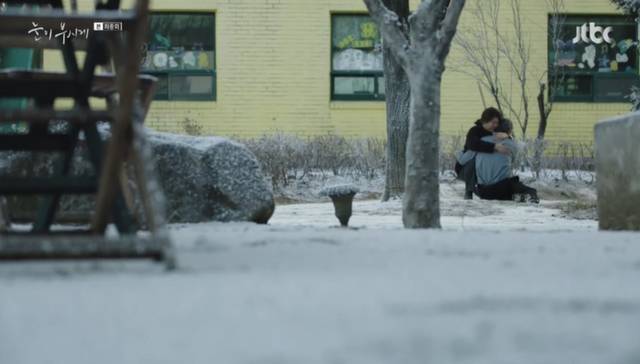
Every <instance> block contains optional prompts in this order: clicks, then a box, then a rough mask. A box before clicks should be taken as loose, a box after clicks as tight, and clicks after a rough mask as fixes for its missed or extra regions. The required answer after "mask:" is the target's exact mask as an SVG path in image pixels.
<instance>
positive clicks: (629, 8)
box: [611, 0, 640, 13]
mask: <svg viewBox="0 0 640 364" xmlns="http://www.w3.org/2000/svg"><path fill="white" fill-rule="evenodd" d="M611 2H612V3H614V4H615V5H617V6H618V7H619V8H621V9H622V10H624V11H626V12H628V13H637V12H638V11H639V10H640V0H611Z"/></svg>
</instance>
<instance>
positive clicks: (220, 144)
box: [0, 129, 275, 223]
mask: <svg viewBox="0 0 640 364" xmlns="http://www.w3.org/2000/svg"><path fill="white" fill-rule="evenodd" d="M101 132H102V133H105V134H107V133H108V130H104V129H103V130H102V131H101ZM147 141H148V145H149V146H150V148H151V151H152V154H153V156H154V157H155V167H156V168H155V171H156V176H157V178H158V182H159V184H160V186H161V188H162V190H163V191H164V194H165V203H166V211H167V218H168V221H169V222H175V223H193V222H206V221H253V222H256V223H267V222H268V221H269V218H270V217H271V215H272V214H273V211H274V207H275V204H274V200H273V192H272V190H271V186H270V184H268V183H267V181H266V180H265V178H264V176H263V174H262V171H261V170H260V165H259V162H258V161H257V160H256V158H255V156H254V155H253V154H252V153H251V151H249V149H247V148H246V147H245V146H243V145H242V144H239V143H236V142H233V141H231V140H228V139H224V138H219V137H193V136H186V135H177V134H169V133H160V132H153V131H148V133H147ZM52 171H53V163H52V157H51V155H46V154H42V153H39V154H37V155H35V156H34V154H32V153H24V152H22V153H2V154H0V175H11V176H33V175H41V176H42V175H48V174H50V173H51V172H52ZM74 174H93V168H92V167H91V166H90V164H89V163H88V161H87V156H86V148H79V150H78V151H77V152H76V157H75V158H74ZM130 184H133V182H131V183H130ZM37 205H38V204H37V199H36V198H32V197H28V198H26V197H24V196H18V197H11V198H10V199H9V200H8V207H9V208H8V209H9V211H10V214H11V216H12V217H14V218H17V219H18V220H29V219H31V218H33V216H35V212H34V211H35V209H36V207H37ZM61 205H62V208H61V211H59V213H58V215H57V217H58V221H61V222H82V221H81V220H83V218H84V219H86V217H87V216H89V214H90V213H91V212H92V211H93V206H94V201H93V197H92V196H91V197H88V196H65V197H64V198H63V200H62V202H61Z"/></svg>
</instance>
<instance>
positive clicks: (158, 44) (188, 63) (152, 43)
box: [141, 12, 216, 101]
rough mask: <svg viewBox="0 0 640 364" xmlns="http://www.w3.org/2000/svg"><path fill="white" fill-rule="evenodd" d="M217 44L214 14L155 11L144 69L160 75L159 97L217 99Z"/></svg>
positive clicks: (165, 98) (146, 49)
mask: <svg viewBox="0 0 640 364" xmlns="http://www.w3.org/2000/svg"><path fill="white" fill-rule="evenodd" d="M215 46H216V45H215V15H214V14H213V13H194V12H154V13H152V14H151V17H150V21H149V36H148V39H147V42H146V43H145V44H144V49H143V51H144V54H143V60H142V65H141V72H142V73H146V74H150V75H153V76H156V77H158V87H157V88H156V94H155V100H185V101H187V100H188V101H192V100H203V101H207V100H208V101H211V100H215V99H216V66H215Z"/></svg>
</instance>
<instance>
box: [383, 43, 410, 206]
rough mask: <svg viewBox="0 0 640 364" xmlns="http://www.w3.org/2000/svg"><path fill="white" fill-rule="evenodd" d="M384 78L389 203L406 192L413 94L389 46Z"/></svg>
mask: <svg viewBox="0 0 640 364" xmlns="http://www.w3.org/2000/svg"><path fill="white" fill-rule="evenodd" d="M384 75H385V94H386V98H387V101H386V102H387V160H386V178H385V185H384V195H383V197H382V200H383V201H388V200H389V199H390V198H391V197H398V196H400V195H402V193H403V192H404V179H405V166H406V163H407V159H406V155H407V137H408V135H409V107H410V99H411V92H410V87H409V80H408V78H407V74H406V73H405V72H404V69H403V68H402V66H401V65H400V64H399V63H398V61H397V60H396V59H395V56H393V54H392V53H391V52H390V51H389V49H388V48H387V47H386V46H385V49H384Z"/></svg>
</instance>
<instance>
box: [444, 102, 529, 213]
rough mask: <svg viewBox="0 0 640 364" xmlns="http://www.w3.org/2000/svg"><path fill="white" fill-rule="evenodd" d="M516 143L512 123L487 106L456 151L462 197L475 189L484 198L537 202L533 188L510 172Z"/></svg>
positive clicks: (456, 169)
mask: <svg viewBox="0 0 640 364" xmlns="http://www.w3.org/2000/svg"><path fill="white" fill-rule="evenodd" d="M517 152H518V146H517V144H516V142H515V141H514V140H513V124H512V123H511V121H510V120H508V119H504V118H503V117H502V114H501V113H500V111H498V110H497V109H495V108H493V107H490V108H488V109H486V110H484V111H483V112H482V116H481V117H480V119H479V120H478V121H476V123H475V125H474V126H473V127H472V128H471V129H469V132H468V133H467V138H466V140H465V143H464V149H463V150H462V152H460V153H458V154H457V155H456V165H455V171H456V174H457V175H458V179H460V180H462V181H464V182H465V194H464V198H465V199H467V200H470V199H472V198H473V194H474V193H475V194H476V195H478V196H479V197H480V198H482V199H485V200H513V199H514V198H515V197H516V196H519V197H520V201H521V202H524V201H525V200H526V198H527V196H528V198H529V202H533V203H539V202H540V200H539V198H538V193H537V191H536V190H535V189H533V188H531V187H528V186H525V185H524V184H523V183H522V182H520V179H519V178H518V176H513V175H512V171H513V162H514V160H515V157H516V154H517Z"/></svg>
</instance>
